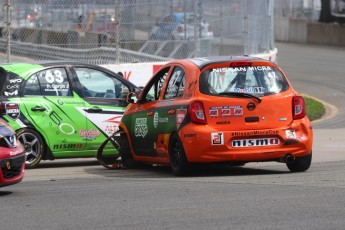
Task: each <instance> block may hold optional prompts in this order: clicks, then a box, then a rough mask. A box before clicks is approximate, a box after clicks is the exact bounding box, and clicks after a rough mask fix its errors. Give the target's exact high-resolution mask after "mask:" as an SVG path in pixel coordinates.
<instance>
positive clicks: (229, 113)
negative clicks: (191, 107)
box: [209, 105, 243, 118]
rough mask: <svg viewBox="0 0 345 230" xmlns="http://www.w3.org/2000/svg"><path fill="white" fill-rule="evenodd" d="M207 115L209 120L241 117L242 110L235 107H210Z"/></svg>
mask: <svg viewBox="0 0 345 230" xmlns="http://www.w3.org/2000/svg"><path fill="white" fill-rule="evenodd" d="M209 115H210V117H211V118H221V117H239V116H242V115H243V108H242V106H240V105H237V106H214V107H210V109H209Z"/></svg>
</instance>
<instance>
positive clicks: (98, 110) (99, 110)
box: [87, 108, 103, 113]
mask: <svg viewBox="0 0 345 230" xmlns="http://www.w3.org/2000/svg"><path fill="white" fill-rule="evenodd" d="M87 111H88V112H90V113H99V112H102V111H103V110H102V109H101V108H89V109H88V110H87Z"/></svg>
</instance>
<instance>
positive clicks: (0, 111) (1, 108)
mask: <svg viewBox="0 0 345 230" xmlns="http://www.w3.org/2000/svg"><path fill="white" fill-rule="evenodd" d="M4 113H5V109H4V104H3V103H2V102H1V101H0V114H4Z"/></svg>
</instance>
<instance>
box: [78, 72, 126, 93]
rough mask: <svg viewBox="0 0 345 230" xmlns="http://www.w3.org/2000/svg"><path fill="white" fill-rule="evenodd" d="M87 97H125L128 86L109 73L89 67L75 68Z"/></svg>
mask: <svg viewBox="0 0 345 230" xmlns="http://www.w3.org/2000/svg"><path fill="white" fill-rule="evenodd" d="M75 70H76V73H77V77H78V79H79V82H80V84H81V86H82V90H83V94H84V96H85V97H96V98H125V97H126V95H127V93H128V92H129V88H128V86H126V85H125V84H123V83H122V82H121V81H120V80H118V79H116V78H114V77H113V76H110V75H109V74H107V73H104V72H101V71H99V70H95V69H89V68H75Z"/></svg>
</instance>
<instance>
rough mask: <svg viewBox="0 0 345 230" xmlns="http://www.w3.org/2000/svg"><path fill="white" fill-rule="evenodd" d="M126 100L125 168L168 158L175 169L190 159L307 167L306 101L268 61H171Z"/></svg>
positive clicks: (176, 171)
mask: <svg viewBox="0 0 345 230" xmlns="http://www.w3.org/2000/svg"><path fill="white" fill-rule="evenodd" d="M127 101H128V102H130V103H131V104H130V105H129V106H128V108H127V110H126V112H125V113H124V116H123V117H122V119H121V122H120V125H119V127H120V129H121V130H122V131H123V132H122V134H121V142H122V144H121V149H120V155H121V158H122V161H123V164H124V166H125V167H132V166H134V165H135V163H137V162H143V163H154V164H170V165H171V168H172V171H173V173H174V174H175V175H183V174H185V173H187V172H188V169H189V166H190V164H192V163H217V162H219V163H220V162H222V163H232V164H237V165H243V164H245V163H248V162H263V161H277V162H283V163H286V165H287V167H288V169H289V170H290V171H292V172H301V171H305V170H307V169H308V168H309V167H310V164H311V160H312V142H313V132H312V126H311V124H310V121H309V119H308V117H307V116H306V106H305V102H304V99H303V97H301V96H300V95H299V94H298V93H297V92H296V91H295V90H294V89H293V88H292V86H291V84H290V83H289V81H288V79H287V78H286V76H285V74H284V72H283V71H282V69H281V68H280V67H279V66H278V65H276V64H275V63H272V62H270V61H267V60H263V59H259V58H252V57H251V58H250V57H212V58H211V57H210V58H195V59H188V60H176V61H172V62H170V63H168V64H166V65H164V66H163V67H162V68H161V69H160V70H159V71H158V72H157V73H156V74H155V75H154V76H153V77H152V78H151V80H150V81H149V82H148V84H147V85H146V87H145V88H144V89H143V91H142V92H141V94H140V95H136V94H135V93H130V94H129V95H128V97H127Z"/></svg>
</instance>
